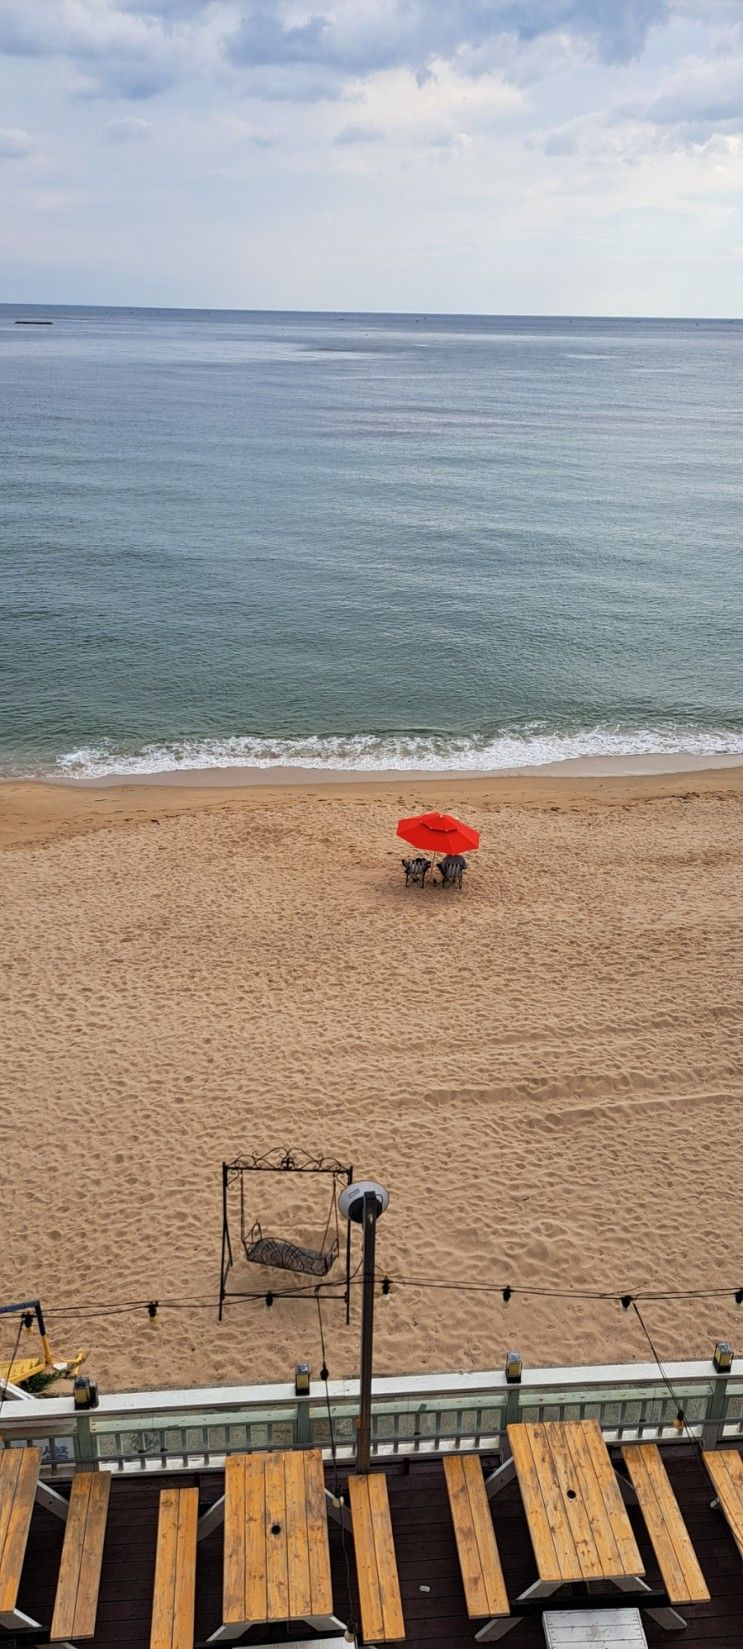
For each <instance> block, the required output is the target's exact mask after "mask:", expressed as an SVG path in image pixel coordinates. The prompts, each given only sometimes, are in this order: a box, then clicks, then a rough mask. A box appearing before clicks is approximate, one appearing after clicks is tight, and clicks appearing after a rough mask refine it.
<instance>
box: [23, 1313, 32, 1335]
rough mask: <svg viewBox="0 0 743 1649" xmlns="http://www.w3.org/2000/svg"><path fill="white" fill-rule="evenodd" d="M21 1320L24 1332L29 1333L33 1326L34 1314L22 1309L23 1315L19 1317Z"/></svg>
mask: <svg viewBox="0 0 743 1649" xmlns="http://www.w3.org/2000/svg"><path fill="white" fill-rule="evenodd" d="M21 1321H22V1323H23V1327H24V1328H25V1330H26V1333H27V1334H30V1333H31V1330H32V1328H33V1326H34V1314H33V1311H24V1313H23V1317H22V1319H21Z"/></svg>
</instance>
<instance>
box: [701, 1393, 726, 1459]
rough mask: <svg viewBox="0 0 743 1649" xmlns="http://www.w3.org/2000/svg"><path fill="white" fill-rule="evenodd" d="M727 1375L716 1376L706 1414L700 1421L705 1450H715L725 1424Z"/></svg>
mask: <svg viewBox="0 0 743 1649" xmlns="http://www.w3.org/2000/svg"><path fill="white" fill-rule="evenodd" d="M729 1378H730V1375H729V1374H716V1375H715V1376H714V1382H715V1383H714V1385H713V1387H712V1395H711V1397H710V1400H709V1405H708V1408H707V1413H706V1415H705V1417H704V1419H703V1421H702V1444H703V1447H704V1448H705V1449H716V1448H717V1445H718V1443H719V1441H720V1437H721V1435H722V1428H723V1426H724V1424H725V1416H726V1414H727V1406H728V1380H729Z"/></svg>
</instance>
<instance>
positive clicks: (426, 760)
mask: <svg viewBox="0 0 743 1649" xmlns="http://www.w3.org/2000/svg"><path fill="white" fill-rule="evenodd" d="M674 755H679V756H696V757H698V756H710V757H714V756H737V755H741V756H743V732H732V731H721V730H715V729H708V730H705V729H689V728H682V727H675V728H671V727H664V728H640V729H628V728H622V727H600V726H599V727H592V728H587V729H586V730H585V731H581V732H572V733H569V732H558V731H550V730H549V729H547V728H546V727H545V726H544V725H543V724H541V723H536V722H535V723H532V724H531V725H530V726H525V727H521V728H519V729H518V730H511V731H505V732H503V733H501V734H498V735H497V736H495V737H490V738H488V737H485V736H484V735H481V736H456V735H451V736H449V735H444V734H428V733H420V734H418V733H415V734H413V733H383V734H379V733H355V734H348V735H337V736H323V737H321V736H319V735H313V736H311V737H306V738H265V737H260V736H258V735H252V734H248V735H245V736H242V737H234V738H227V739H215V738H212V739H198V740H197V739H193V740H190V739H184V740H180V741H173V742H172V743H163V744H146V745H143V746H141V748H140V749H138V750H134V751H123V750H121V749H117V748H116V746H115V745H113V744H112V743H109V742H108V741H103V742H102V743H100V744H98V745H90V746H87V747H85V748H82V749H79V750H71V751H69V752H67V753H66V754H64V755H62V756H59V757H58V758H57V761H56V764H55V767H54V771H55V773H56V774H57V775H59V776H65V777H68V778H80V779H98V778H110V777H114V776H116V775H121V777H136V776H137V775H139V774H141V775H145V774H148V773H171V772H176V771H178V770H181V771H188V770H191V769H193V770H200V769H206V768H215V767H217V768H222V767H224V768H230V767H242V768H259V769H266V768H273V767H276V768H280V767H290V768H291V767H296V768H310V769H318V770H329V771H337V772H345V773H377V772H379V773H383V772H457V773H489V772H499V771H507V770H508V769H509V768H520V767H543V766H546V765H548V764H551V763H553V762H564V761H574V760H576V759H590V758H594V759H600V758H602V757H621V756H624V757H627V756H651V757H652V756H664V757H667V756H674Z"/></svg>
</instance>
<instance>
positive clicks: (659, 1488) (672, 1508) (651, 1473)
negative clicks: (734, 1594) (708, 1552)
mask: <svg viewBox="0 0 743 1649" xmlns="http://www.w3.org/2000/svg"><path fill="white" fill-rule="evenodd" d="M622 1458H623V1460H624V1463H625V1466H626V1467H627V1470H628V1472H629V1475H630V1479H631V1481H632V1487H633V1488H634V1491H635V1494H636V1495H637V1499H638V1503H639V1506H640V1511H641V1512H642V1515H643V1517H644V1519H645V1523H646V1525H647V1531H648V1534H649V1535H650V1539H651V1541H652V1545H653V1551H654V1552H655V1555H656V1558H657V1559H658V1568H659V1569H660V1572H661V1574H662V1576H663V1581H664V1584H665V1588H666V1591H667V1593H668V1596H669V1599H670V1601H671V1603H708V1602H709V1592H708V1590H707V1587H706V1584H705V1580H704V1575H703V1574H702V1571H701V1569H700V1567H699V1562H698V1559H697V1555H696V1552H695V1551H694V1547H693V1546H692V1543H691V1540H690V1539H689V1534H688V1530H687V1528H686V1524H685V1523H684V1520H683V1517H682V1516H681V1508H680V1506H679V1503H678V1501H677V1499H676V1496H675V1494H674V1492H673V1489H672V1488H671V1485H670V1482H669V1480H668V1473H667V1471H666V1468H665V1466H664V1464H663V1461H662V1460H661V1456H660V1450H659V1448H658V1446H657V1444H656V1443H627V1444H625V1446H624V1448H623V1449H622Z"/></svg>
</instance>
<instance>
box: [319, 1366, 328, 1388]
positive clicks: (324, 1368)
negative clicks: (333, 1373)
mask: <svg viewBox="0 0 743 1649" xmlns="http://www.w3.org/2000/svg"><path fill="white" fill-rule="evenodd" d="M320 1379H321V1380H323V1381H324V1382H325V1384H326V1385H327V1382H328V1380H329V1379H330V1374H329V1371H328V1365H327V1363H323V1366H322V1368H321V1369H320Z"/></svg>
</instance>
